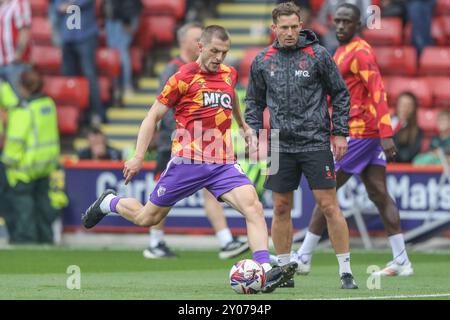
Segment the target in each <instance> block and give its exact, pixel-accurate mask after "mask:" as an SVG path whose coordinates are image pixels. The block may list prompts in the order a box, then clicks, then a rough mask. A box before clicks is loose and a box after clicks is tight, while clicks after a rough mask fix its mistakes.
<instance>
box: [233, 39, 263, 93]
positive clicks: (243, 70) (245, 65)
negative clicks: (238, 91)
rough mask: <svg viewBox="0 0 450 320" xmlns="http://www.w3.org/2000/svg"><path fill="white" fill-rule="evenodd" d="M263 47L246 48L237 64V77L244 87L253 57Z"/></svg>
mask: <svg viewBox="0 0 450 320" xmlns="http://www.w3.org/2000/svg"><path fill="white" fill-rule="evenodd" d="M263 49H264V48H262V47H255V48H248V49H246V50H245V53H244V57H243V58H242V60H241V64H240V66H239V78H240V79H241V84H242V85H243V86H244V87H246V86H247V82H248V75H249V74H250V66H251V65H252V62H253V59H254V58H255V57H256V55H257V54H258V53H259V52H261V51H262V50H263ZM244 82H245V83H244Z"/></svg>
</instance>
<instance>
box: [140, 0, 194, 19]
mask: <svg viewBox="0 0 450 320" xmlns="http://www.w3.org/2000/svg"><path fill="white" fill-rule="evenodd" d="M142 4H143V6H144V9H143V13H144V15H172V16H174V17H175V18H176V19H177V20H180V19H182V18H183V17H184V12H185V10H186V0H142Z"/></svg>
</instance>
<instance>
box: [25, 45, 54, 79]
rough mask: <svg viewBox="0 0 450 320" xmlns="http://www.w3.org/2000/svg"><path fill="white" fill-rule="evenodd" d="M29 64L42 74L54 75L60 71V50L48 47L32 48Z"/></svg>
mask: <svg viewBox="0 0 450 320" xmlns="http://www.w3.org/2000/svg"><path fill="white" fill-rule="evenodd" d="M30 60H31V63H32V64H33V65H34V66H35V67H36V69H37V70H39V71H40V72H41V73H42V74H52V75H56V74H59V73H60V70H61V50H60V49H59V48H55V47H50V46H32V48H31V59H30Z"/></svg>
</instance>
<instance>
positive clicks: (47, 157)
mask: <svg viewBox="0 0 450 320" xmlns="http://www.w3.org/2000/svg"><path fill="white" fill-rule="evenodd" d="M42 87H43V81H42V77H41V75H40V74H39V73H38V72H36V71H34V70H29V71H25V72H23V73H22V74H21V76H20V84H19V89H20V91H21V95H22V97H23V100H22V101H21V105H19V106H18V107H15V108H13V109H12V110H10V111H9V112H8V126H7V130H6V139H5V147H4V150H3V155H2V160H3V163H4V164H5V168H6V177H7V180H8V184H9V190H8V195H7V197H8V206H9V208H10V211H11V215H12V216H13V217H14V218H13V219H14V226H13V230H12V232H11V233H10V234H9V236H10V242H11V243H53V230H52V223H53V220H54V218H55V215H54V210H53V209H52V207H51V204H50V199H49V196H48V193H49V188H50V186H49V177H50V175H51V173H52V172H53V171H54V170H55V169H56V168H57V166H58V161H59V152H60V147H59V132H58V121H57V115H56V107H55V103H54V101H53V100H52V99H51V98H50V97H47V96H44V95H43V94H42V93H41V90H42Z"/></svg>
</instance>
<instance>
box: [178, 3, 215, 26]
mask: <svg viewBox="0 0 450 320" xmlns="http://www.w3.org/2000/svg"><path fill="white" fill-rule="evenodd" d="M218 2H219V1H217V2H216V1H210V0H186V12H185V22H197V21H203V20H205V19H206V18H214V17H217V8H216V5H217V3H218Z"/></svg>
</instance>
